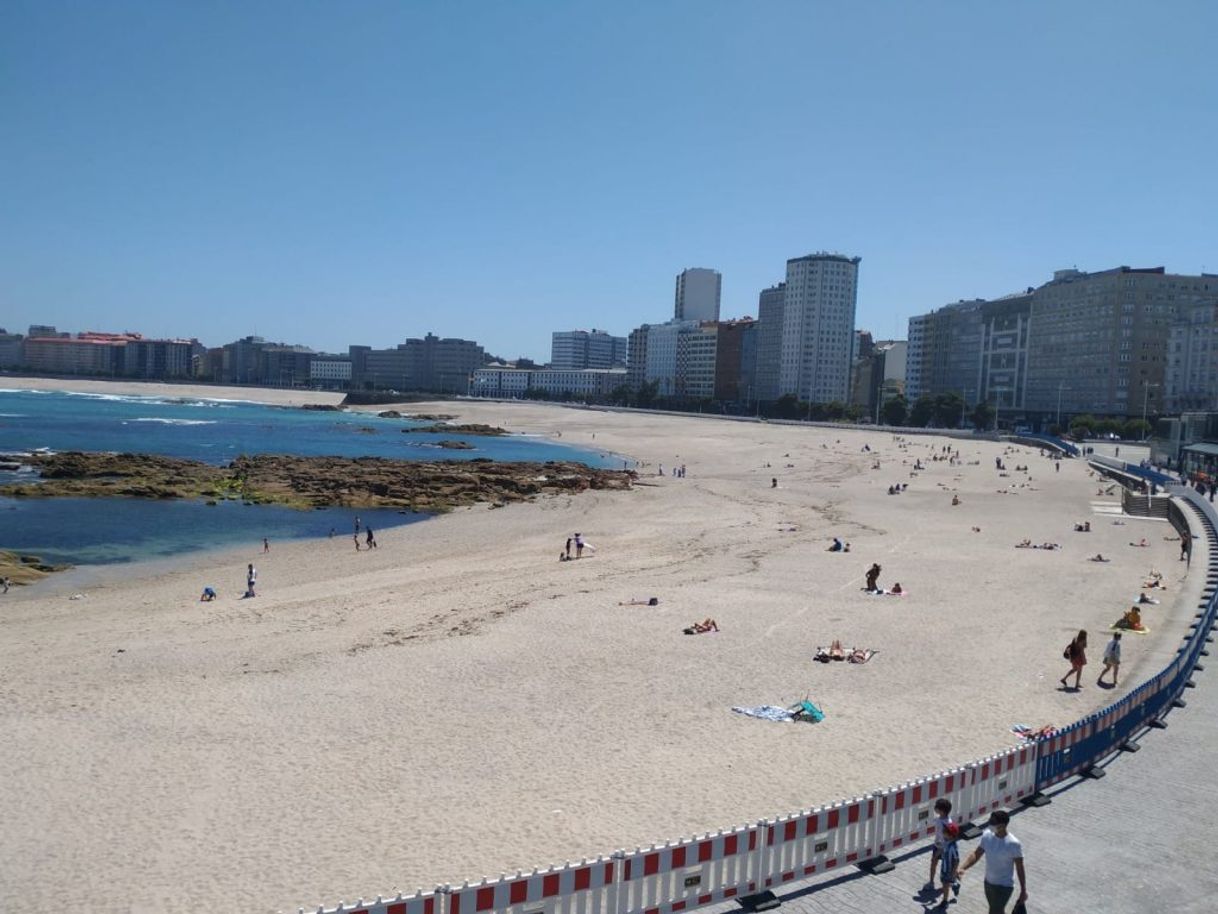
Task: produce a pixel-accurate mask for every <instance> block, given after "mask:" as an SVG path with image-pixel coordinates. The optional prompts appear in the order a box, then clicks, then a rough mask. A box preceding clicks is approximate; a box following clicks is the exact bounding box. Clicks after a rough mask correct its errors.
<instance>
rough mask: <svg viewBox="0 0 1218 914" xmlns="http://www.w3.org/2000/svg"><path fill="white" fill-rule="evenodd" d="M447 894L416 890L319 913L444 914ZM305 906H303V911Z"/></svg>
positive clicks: (343, 905) (321, 910)
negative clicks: (411, 892)
mask: <svg viewBox="0 0 1218 914" xmlns="http://www.w3.org/2000/svg"><path fill="white" fill-rule="evenodd" d="M445 898H446V896H445V895H444V894H443V893H442V892H440V891H438V890H437V891H435V892H416V893H415V894H413V895H398V896H397V897H395V898H390V899H385V898H381V897H378V898H377V899H376V901H372V902H366V901H364V900H363V899H361V900H360V901H358V902H356V903H355V904H353V905H345V904H342V903H339V905H338V907H336V908H318V909H317V912H318V914H444V902H445ZM303 910H304V908H301V911H303Z"/></svg>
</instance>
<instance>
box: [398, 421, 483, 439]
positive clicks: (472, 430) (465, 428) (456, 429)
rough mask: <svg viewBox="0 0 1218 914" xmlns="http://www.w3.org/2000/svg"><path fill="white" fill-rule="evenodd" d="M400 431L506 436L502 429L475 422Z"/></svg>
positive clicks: (423, 426) (442, 424) (437, 424)
mask: <svg viewBox="0 0 1218 914" xmlns="http://www.w3.org/2000/svg"><path fill="white" fill-rule="evenodd" d="M402 431H403V432H405V433H407V434H409V433H412V432H413V433H420V432H426V433H430V434H443V435H486V436H487V437H491V438H497V437H499V436H500V435H506V434H507V432H505V431H504V430H503V429H501V428H497V427H496V426H494V425H482V424H480V423H476V422H475V423H473V424H470V425H448V424H447V423H444V422H436V423H434V424H432V425H420V426H419V427H418V428H404V429H402Z"/></svg>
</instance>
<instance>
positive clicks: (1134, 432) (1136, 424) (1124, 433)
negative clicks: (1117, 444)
mask: <svg viewBox="0 0 1218 914" xmlns="http://www.w3.org/2000/svg"><path fill="white" fill-rule="evenodd" d="M1151 428H1152V426H1151V424H1150V423H1149V422H1147V421H1145V420H1143V419H1130V420H1129V421H1128V422H1126V423H1125V425H1124V426H1123V427H1122V429H1121V431H1120V436H1121V437H1122V438H1124V439H1125V440H1126V441H1141V440H1142V439H1143V438H1145V437H1146V436H1147V435H1149V434H1150V432H1151Z"/></svg>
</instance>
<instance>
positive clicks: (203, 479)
mask: <svg viewBox="0 0 1218 914" xmlns="http://www.w3.org/2000/svg"><path fill="white" fill-rule="evenodd" d="M28 463H29V465H30V466H32V467H34V468H35V469H37V470H38V471H39V473H40V475H41V478H42V481H41V482H38V483H31V484H12V485H7V486H0V495H7V496H18V495H20V496H27V497H55V496H72V497H98V496H101V497H105V496H115V497H117V496H124V497H134V498H204V499H211V500H213V501H214V500H217V499H221V498H236V499H240V500H241V502H242V503H243V504H247V505H248V504H281V505H290V506H293V507H299V508H313V507H333V506H344V507H369V508H372V507H390V508H409V509H411V510H414V511H423V512H430V511H443V510H447V509H450V508H454V507H461V506H466V505H473V504H477V503H480V502H489V503H494V502H502V503H507V502H513V501H525V500H528V499H531V498H533V497H534V496H537V495H543V494H554V493H559V492H564V493H570V492H582V491H585V490H587V489H629V488H630V487H631V485H632V484H633V481H634V479H635V478H636V476H635V473H634V472H632V471H627V470H598V469H593V468H592V467H588V466H585V465H584V464H582V463H574V462H565V461H548V462H546V463H544V464H542V463H496V462H495V461H493V460H491V459H489V458H486V457H479V458H475V459H474V460H470V461H468V462H465V463H452V462H436V463H418V462H415V461H408V460H387V459H384V458H380V457H356V458H351V457H296V456H289V455H282V454H259V455H256V456H253V457H238V458H237V459H236V460H234V461H233V462H232V463H231V464H230V465H229V466H227V467H215V466H211V465H209V464H205V463H199V462H196V461H192V460H181V459H178V458H176V457H159V456H155V455H150V454H90V453H81V452H79V451H69V452H65V453H63V454H35V455H32V456H31V457H30V459H29V461H28Z"/></svg>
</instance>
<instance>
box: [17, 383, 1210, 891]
mask: <svg viewBox="0 0 1218 914" xmlns="http://www.w3.org/2000/svg"><path fill="white" fill-rule="evenodd" d="M97 383H98V386H97V387H96V388H94V387H93V385H91V384H89V383H88V382H75V381H74V382H49V381H41V380H38V381H30V382H12V381H11V379H10V380H6V381H3V382H0V387H10V386H18V384H23V385H25V386H35V387H42V388H44V389H50V388H52V387H57V388H58V387H66V388H67V389H73V390H83V389H98V390H104V391H107V392H118V393H122V392H125V391H130V392H134V393H140V394H146V395H151V394H162V393H169V394H170V395H176V396H200V397H230V398H233V399H250V400H262V401H266V402H276V403H282V404H284V405H292V404H300V403H333V402H337V401H338V400H339V399H340V397H339V396H338V395H335V394H319V393H313V392H301V391H263V390H257V391H253V390H249V389H245V388H240V389H232V388H229V389H225V388H211V387H200V388H190V387H182V386H178V385H135V384H132V385H121V384H120V385H112V384H105V383H104V382H97ZM383 408H385V407H377V409H383ZM402 409H403V410H404V411H411V412H446V413H455V414H458V416H459V420H460V421H463V422H481V423H487V424H491V425H499V426H503V427H505V428H507V429H508V430H509V431H511V432H515V433H525V434H535V435H545V436H553V437H558V436H559V435H560V434H561V441H562V442H564V443H567V444H573V445H578V446H581V447H589V448H596V449H603V450H604V451H606V452H611V453H617V454H622V455H627V456H629V457H630V458H633V459H637V460H639V461H641V462H642V463H643V468H642V470H641V471H640V472H641V475H640V479H639V482H638V484H637V485H636V487H635V488H634V490H632V491H629V492H611V493H600V492H591V493H586V494H583V495H580V496H576V497H560V498H548V499H545V500H539V501H536V502H533V503H530V504H524V505H511V506H509V507H507V508H504V509H501V510H492V509H490V508H489V506H479V507H474V508H470V509H465V510H459V511H456V512H453V513H452V514H449V515H445V516H442V517H438V518H435V519H433V520H431V521H428V522H426V523H421V524H415V525H411V526H407V527H403V528H399V529H394V530H385V531H378V539H379V541H380V548H379V549H378V550H376V551H375V552H360V553H356V552H355V551H354V550H353V549H352V546H351V542H350V539H349V538H343V537H339V538H336V539H335V540H332V541H331V540H321V541H306V542H298V543H291V544H273V545H272V550H271V552H270V553H269V554H266V555H263V554H262V551H261V543H253V542H251V543H250V545H249V549H248V550H245V551H237V552H226V553H206V554H201V555H198V556H192V557H184V558H182V559H180V560H178V561H176V562H174V563H165V562H160V563H158V564H157V565H155V566H142V565H135V566H130V567H128V568H127V569H126V570H125V574H124V576H123V577H121V578H119V579H110V578H107V579H106V580H103V581H99V582H95V583H94V584H93V585H91V586H89V587H87V588H85V589H84V590H83V591H80V592H81V594H82V596H81V597H80V599H71V598H70V597H71V594H69V593H68V592H67V591H66V590H65V589H64V588H62V587H58V588H56V587H47V588H45V589H41V585H40V586H39V587H33V588H26V589H24V590H23V591H22V592H17V591H13V592H12V593H10V594H8V595H7V596H5V597H4V598H2V599H0V721H2V722H3V725H4V730H5V733H6V734H7V739H5V740H4V741H3V744H2V745H0V808H3V809H4V810H5V811H6V815H5V827H4V829H2V830H0V860H3V861H4V865H3V866H0V897H4V898H6V899H15V898H17V897H20V898H21V899H22V910H29V911H35V912H37V911H48V912H49V911H52V910H56V909H58V908H59V907H60V906H62V904H63V901H62V900H61V896H62V895H64V894H68V895H70V896H71V897H72V898H73V904H74V905H76V906H84V907H85V908H87V909H89V910H94V911H105V912H119V911H165V912H177V911H196V910H201V909H204V908H213V909H215V908H223V909H225V910H232V911H248V912H267V911H275V910H287V909H291V910H295V909H296V907H297V906H298V905H303V906H304V907H305V908H315V907H316V906H317V905H318V904H322V903H324V904H326V905H331V904H335V903H337V901H338V900H339V899H345V900H347V901H348V902H350V901H352V900H354V899H355V898H356V897H357V896H361V895H362V896H364V897H374V896H375V895H377V894H378V893H384V894H389V893H391V892H393V891H396V890H402V891H407V890H413V889H414V888H416V887H418V886H423V887H425V888H430V887H432V886H434V885H436V884H438V883H439V884H442V883H445V882H460V881H462V880H463V879H471V880H473V879H476V878H480V877H482V876H493V875H497V874H498V873H500V872H503V871H509V870H510V871H514V870H515V869H517V868H526V869H527V868H531V867H533V866H538V865H546V864H550V863H560V862H562V861H564V860H569V859H578V858H580V857H583V856H591V855H595V854H597V853H605V852H609V851H612V850H614V849H616V848H619V847H631V848H633V847H634V846H635V845H637V844H649V843H651V842H653V841H654V842H658V841H663V840H668V839H675V838H677V837H678V836H683V835H690V834H693V833H696V832H702V831H707V830H713V829H715V828H718V827H723V826H730V825H735V824H739V823H745V822H750V821H755V820H757V819H759V818H763V817H768V816H771V815H775V814H782V813H787V812H791V811H794V810H796V809H799V808H805V807H809V806H815V805H818V804H821V803H827V802H832V801H834V800H837V799H840V798H843V797H847V796H852V795H857V794H860V793H863V792H865V791H867V790H870V789H874V788H878V787H883V786H886V785H889V784H892V783H896V782H899V781H903V780H907V779H910V778H913V777H917V776H920V775H923V774H927V773H930V772H932V771H935V770H938V769H941V768H945V767H950V766H952V765H956V764H959V763H962V762H965V761H968V760H970V759H973V758H976V757H979V756H983V755H986V754H988V753H991V752H993V751H996V750H998V749H1000V748H1003V747H1006V746H1009V745H1012V744H1013V743H1014V742H1015V741H1016V738H1015V736H1014V735H1013V734H1012V733H1011V732H1010V729H1009V728H1010V727H1011V725H1012V724H1014V723H1017V722H1018V723H1026V724H1029V725H1031V726H1033V727H1039V726H1041V725H1043V724H1053V725H1064V724H1067V723H1070V722H1072V721H1073V720H1075V719H1077V718H1078V717H1080V716H1082V715H1084V714H1085V713H1086V712H1088V711H1091V710H1093V709H1095V708H1098V707H1100V706H1102V705H1104V704H1106V703H1108V702H1109V701H1111V700H1112V699H1113V698H1114V697H1116V696H1119V695H1120V694H1123V693H1124V692H1125V691H1126V690H1127V689H1128V688H1129V687H1131V686H1133V685H1136V684H1137V683H1138V682H1140V681H1141V680H1142V679H1144V678H1146V677H1147V676H1149V675H1151V674H1153V672H1155V671H1157V670H1158V669H1159V668H1160V667H1161V666H1162V665H1164V664H1165V663H1166V661H1167V660H1168V658H1169V657H1170V656H1172V654H1173V652H1174V650H1175V648H1176V646H1177V645H1178V643H1179V638H1180V636H1181V634H1182V633H1183V632H1184V631H1186V629H1187V621H1188V620H1189V619H1191V616H1192V612H1193V607H1194V605H1195V602H1196V595H1197V594H1198V593H1199V592H1200V573H1199V571H1198V572H1197V573H1194V574H1193V575H1192V576H1190V577H1186V576H1185V566H1184V564H1183V563H1180V562H1178V561H1177V556H1178V554H1179V546H1178V543H1176V542H1172V541H1169V540H1168V539H1167V538H1168V537H1171V536H1173V534H1174V531H1172V529H1171V528H1170V526H1168V525H1167V524H1166V523H1165V522H1163V521H1155V520H1141V519H1137V518H1131V517H1122V516H1121V515H1120V513H1119V491H1117V492H1116V493H1114V494H1112V495H1097V494H1096V493H1097V484H1098V483H1097V480H1096V479H1095V478H1093V477H1092V476H1091V475H1090V473H1089V470H1088V467H1087V465H1086V464H1085V463H1084V462H1082V461H1079V460H1067V461H1062V462H1061V465H1060V471H1055V469H1054V464H1053V462H1052V461H1050V460H1048V459H1046V458H1044V457H1041V456H1039V455H1038V454H1037V452H1036V451H1035V450H1032V449H1028V448H1022V447H1009V446H1007V445H1004V444H998V443H994V442H989V441H973V440H966V441H952V442H949V441H948V440H947V439H945V438H941V437H935V436H911V437H909V438H906V439H904V440H899V439H896V438H894V436H893V435H891V434H888V433H884V432H879V431H866V430H853V429H843V430H837V429H825V428H800V427H789V426H779V425H772V424H768V423H751V422H728V421H716V420H711V419H702V418H699V417H688V418H685V417H671V416H657V415H646V414H637V413H620V412H606V411H598V410H583V409H572V408H565V407H560V406H551V405H546V404H531V403H530V404H524V403H510V404H504V403H484V402H465V401H463V402H457V403H454V402H445V403H433V404H410V405H409V406H407V407H402ZM949 443H950V444H951V446H952V447H958V448H959V451H960V456H961V460H962V461H963V463H962V465H959V466H951V465H949V464H948V463H947V462H946V461H941V462H931V458H932V456H934V455H936V454H938V453H940V451H941V448H942V447H943V446H944V445H945V444H949ZM864 447H869V448H870V451H865V450H864ZM996 457H1002V459H1003V460H1004V461H1005V462H1006V465H1007V467H1008V468H1009V470H1008V472H1007V474H1006V475H1000V474H999V473H998V471H997V470H996V469H995V458H996ZM918 459H920V460H921V461H922V463H923V464H924V465H925V469H924V470H922V471H914V470H913V469H912V466H913V464H914V462H915V460H918ZM876 461H878V462H879V464H880V468H879V469H873V464H874V463H875V462H876ZM660 464H663V468H664V472H665V474H666V475H663V476H661V475H658V468H659V465H660ZM682 464H684V465H685V467H686V468H687V475H686V476H685V477H684V478H674V477H672V476H671V475H667V474H669V473H670V470H671V467H673V466H674V465H682ZM1016 464H1019V465H1024V464H1026V465H1027V466H1028V467H1029V472H1028V473H1023V472H1015V471H1014V469H1013V468H1014V467H1015V465H1016ZM772 479H777V482H778V485H777V487H776V488H775V487H772V484H771V480H772ZM894 483H903V484H907V486H908V488H907V490H906V491H905V492H904V493H902V494H900V495H889V494H887V491H888V488H889V486H891V485H893V484H894ZM953 494H955V495H957V496H958V498H959V500H960V502H961V503H960V504H959V505H958V506H953V505H952V504H951V501H952V496H953ZM1088 520H1089V521H1090V522H1091V527H1092V532H1090V533H1085V534H1083V533H1075V532H1073V525H1074V523H1076V522H1082V521H1088ZM1118 521H1119V522H1120V523H1117V522H1118ZM974 527H979V528H980V531H979V532H975V531H974V529H973V528H974ZM575 531H579V532H581V533H582V534H583V535H584V537H585V538H586V539H587V540H588V541H590V542H591V543H593V544H594V546H595V547H596V548H595V552H587V553H585V558H583V559H581V560H579V561H572V562H559V561H557V557H558V554H559V551H560V550H561V549H562V548H563V545H564V542H565V540H566V538H567V537H568V536H570V535H571V534H572V533H573V532H575ZM833 536H839V537H841V538H842V539H843V540H847V541H849V542H850V543H851V545H852V548H851V551H850V552H849V553H848V554H840V553H830V552H827V551H826V547H827V546H828V545H829V543H830V538H831V537H833ZM1143 537H1144V538H1145V539H1146V540H1147V542H1148V544H1149V545H1148V546H1147V547H1145V548H1139V547H1134V546H1130V545H1129V543H1130V542H1137V541H1138V540H1140V539H1141V538H1143ZM1024 538H1029V539H1030V540H1031V541H1032V542H1034V543H1042V542H1055V543H1060V544H1061V547H1062V548H1061V549H1060V550H1054V551H1050V550H1038V549H1037V550H1034V549H1016V548H1014V544H1015V543H1017V542H1019V541H1021V540H1023V539H1024ZM1096 552H1102V553H1103V554H1104V555H1105V556H1108V557H1110V558H1111V562H1110V563H1106V564H1099V563H1093V562H1090V561H1088V560H1087V558H1088V557H1089V556H1092V555H1094V554H1095V553H1096ZM1198 557H1201V556H1200V553H1199V554H1198ZM249 561H253V562H255V563H256V564H257V565H258V569H259V583H260V587H259V596H258V597H257V598H256V599H253V600H240V599H238V597H239V596H240V592H241V590H242V589H243V586H242V585H243V583H244V577H243V572H244V568H245V564H246V563H247V562H249ZM873 562H878V563H879V564H880V565H881V566H882V567H883V572H882V574H881V576H880V584H881V585H882V586H884V587H889V588H890V587H891V586H892V584H893V583H894V582H897V581H899V582H900V583H901V585H902V587H903V588H904V589H905V591H906V595H905V596H901V597H897V596H872V595H868V594H866V593H864V592H863V591H862V587H863V577H864V573H865V571H866V569H867V568H868V566H869V565H871V564H872V563H873ZM1152 568H1156V569H1158V570H1159V571H1161V572H1162V573H1163V574H1164V580H1165V582H1166V585H1167V589H1166V591H1162V592H1155V593H1154V595H1155V596H1156V597H1158V598H1159V599H1161V601H1162V602H1161V604H1160V605H1158V606H1147V607H1145V608H1144V610H1145V611H1144V612H1143V619H1144V620H1145V622H1146V623H1147V625H1148V626H1149V628H1150V630H1151V633H1150V634H1148V635H1134V634H1131V635H1126V636H1125V638H1124V660H1125V662H1124V664H1123V665H1122V668H1121V685H1120V687H1119V688H1117V689H1101V688H1097V687H1096V685H1095V678H1096V676H1097V675H1098V673H1099V669H1100V662H1099V658H1100V656H1101V654H1102V652H1103V646H1104V643H1105V642H1106V641H1107V639H1108V637H1109V636H1108V632H1107V629H1108V626H1109V625H1110V624H1111V623H1112V622H1113V621H1114V620H1116V619H1117V618H1118V617H1119V616H1120V615H1121V614H1122V612H1123V611H1124V610H1126V609H1128V608H1129V606H1130V605H1131V602H1132V601H1134V600H1136V598H1137V596H1138V593H1139V591H1140V590H1141V589H1142V587H1141V583H1142V581H1143V579H1144V578H1145V576H1146V575H1147V573H1148V572H1149V571H1150V570H1151V569H1152ZM206 583H218V585H219V589H220V599H218V600H217V601H216V602H214V603H207V604H204V603H199V602H198V597H199V592H200V590H201V587H202V585H203V584H206ZM653 596H654V597H658V599H659V604H658V605H656V606H646V605H627V606H623V605H619V604H620V603H621V602H624V601H630V600H632V599H639V600H644V601H645V600H646V599H647V598H649V597H653ZM706 617H713V618H714V619H715V620H717V622H718V625H719V627H720V629H721V630H720V631H719V632H718V633H709V634H702V635H696V636H688V635H684V634H682V629H683V628H684V627H685V626H687V625H689V624H690V623H691V622H694V621H696V620H701V619H704V618H706ZM1080 628H1085V629H1087V630H1088V631H1089V633H1090V636H1091V641H1090V650H1089V659H1090V664H1089V666H1088V667H1087V669H1086V671H1085V673H1084V676H1083V689H1082V690H1081V691H1080V692H1077V693H1074V692H1063V691H1061V690H1059V689H1058V683H1057V680H1058V679H1059V678H1060V677H1061V676H1062V675H1063V674H1064V673H1065V671H1066V667H1067V666H1068V664H1067V663H1066V662H1065V661H1063V660H1062V659H1061V653H1062V648H1063V647H1064V645H1065V644H1066V642H1067V641H1069V639H1070V638H1071V637H1072V636H1073V634H1074V633H1075V632H1076V631H1077V630H1078V629H1080ZM834 639H840V640H841V641H842V643H843V644H844V645H845V646H846V647H847V648H850V647H851V646H859V647H866V648H871V649H874V650H875V651H876V652H877V653H876V654H875V656H874V658H873V659H872V660H871V661H870V662H869V663H866V664H863V665H852V664H846V663H831V664H818V663H814V662H813V661H812V657H813V654H814V652H815V650H816V648H817V646H818V645H828V644H829V643H830V642H831V641H832V640H834ZM805 696H807V697H810V698H811V699H812V700H813V701H814V702H816V703H817V704H818V705H820V706H821V707H822V708H823V709H824V710H825V713H826V719H825V721H824V722H823V723H820V724H817V725H808V724H780V723H770V722H766V721H761V720H756V719H751V718H748V717H744V716H742V715H739V714H735V713H732V711H731V708H732V706H736V705H744V706H755V705H762V704H771V705H785V704H790V703H791V702H794V701H797V700H799V699H801V698H804V697H805Z"/></svg>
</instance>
